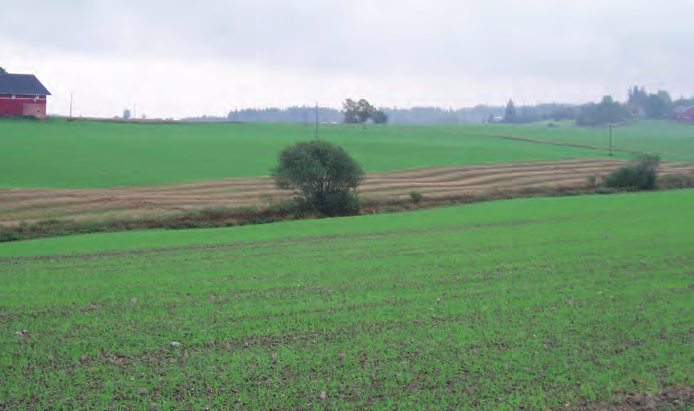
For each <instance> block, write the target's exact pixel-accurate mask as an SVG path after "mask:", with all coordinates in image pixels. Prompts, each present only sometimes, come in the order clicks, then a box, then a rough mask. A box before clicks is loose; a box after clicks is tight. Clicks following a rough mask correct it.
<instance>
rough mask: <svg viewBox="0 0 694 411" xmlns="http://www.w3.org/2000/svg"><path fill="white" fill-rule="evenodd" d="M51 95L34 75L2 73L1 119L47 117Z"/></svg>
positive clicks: (0, 85) (0, 87)
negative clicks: (48, 99)
mask: <svg viewBox="0 0 694 411" xmlns="http://www.w3.org/2000/svg"><path fill="white" fill-rule="evenodd" d="M50 95H51V93H50V92H49V91H48V90H46V87H44V86H43V84H41V82H40V81H39V79H37V78H36V76H34V75H33V74H9V73H0V117H2V116H34V117H41V118H43V117H45V116H46V100H47V98H48V96H50Z"/></svg>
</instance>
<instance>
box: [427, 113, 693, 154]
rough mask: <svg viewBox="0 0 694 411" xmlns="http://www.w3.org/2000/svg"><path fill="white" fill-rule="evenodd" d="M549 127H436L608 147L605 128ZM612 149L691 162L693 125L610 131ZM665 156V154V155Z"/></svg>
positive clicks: (644, 124) (651, 124)
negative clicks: (653, 153) (646, 152)
mask: <svg viewBox="0 0 694 411" xmlns="http://www.w3.org/2000/svg"><path fill="white" fill-rule="evenodd" d="M557 124H558V125H559V127H557V128H549V127H547V122H541V123H533V124H521V125H516V124H513V125H508V124H483V125H480V124H477V125H469V124H465V125H461V126H438V127H440V128H442V129H447V130H450V131H454V132H464V133H486V134H498V135H508V136H515V137H522V138H530V139H536V140H545V141H554V142H559V143H570V144H581V145H586V146H594V147H609V132H608V130H607V129H605V128H594V127H577V126H575V125H574V124H573V123H572V122H562V123H557ZM612 144H613V147H614V148H615V149H624V150H638V151H649V152H659V153H666V154H674V155H675V156H671V157H672V159H673V160H676V159H679V161H694V126H693V125H691V124H685V123H678V122H675V121H663V120H642V121H639V122H636V123H633V124H630V125H626V126H621V127H615V128H613V142H612ZM666 156H667V155H666Z"/></svg>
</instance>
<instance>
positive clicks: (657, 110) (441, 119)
mask: <svg viewBox="0 0 694 411" xmlns="http://www.w3.org/2000/svg"><path fill="white" fill-rule="evenodd" d="M693 106H694V99H684V98H680V99H679V100H673V99H672V98H670V94H669V93H668V92H667V91H662V90H660V91H658V92H656V93H649V92H647V91H646V90H645V89H644V88H643V87H641V88H639V87H636V86H635V87H633V88H630V89H629V91H628V100H627V101H625V102H618V101H616V100H614V99H613V98H612V96H604V97H603V98H602V100H600V101H599V102H596V103H587V104H581V105H577V104H561V103H550V104H539V105H534V106H516V105H515V104H514V103H513V100H510V101H509V102H508V104H507V105H506V106H487V105H478V106H475V107H470V108H459V109H452V108H449V109H446V108H439V107H413V108H407V109H405V108H380V109H379V111H382V112H383V113H385V114H386V116H387V120H386V121H387V122H388V123H391V124H459V123H516V124H519V123H521V124H522V123H533V122H537V121H565V120H574V121H576V124H577V125H579V126H601V125H606V124H618V123H622V122H626V121H630V120H632V119H637V118H651V119H671V118H674V117H675V116H676V115H677V113H679V112H681V111H682V110H683V109H687V108H690V107H693ZM374 109H376V108H375V107H374ZM316 114H317V118H316ZM184 120H187V121H233V122H249V123H315V122H316V121H318V122H320V123H343V122H345V111H343V110H339V109H334V108H326V107H319V108H318V110H317V111H316V108H315V107H286V108H247V109H242V110H232V111H230V112H229V114H228V115H227V116H226V117H213V116H201V117H192V118H186V119H184Z"/></svg>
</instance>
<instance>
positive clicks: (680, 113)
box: [675, 106, 694, 122]
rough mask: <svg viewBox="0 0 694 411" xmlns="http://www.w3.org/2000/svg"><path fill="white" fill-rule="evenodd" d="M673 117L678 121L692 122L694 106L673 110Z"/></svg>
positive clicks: (693, 119)
mask: <svg viewBox="0 0 694 411" xmlns="http://www.w3.org/2000/svg"><path fill="white" fill-rule="evenodd" d="M675 119H676V120H679V121H687V122H694V106H692V107H689V108H685V107H682V108H679V109H677V110H675Z"/></svg>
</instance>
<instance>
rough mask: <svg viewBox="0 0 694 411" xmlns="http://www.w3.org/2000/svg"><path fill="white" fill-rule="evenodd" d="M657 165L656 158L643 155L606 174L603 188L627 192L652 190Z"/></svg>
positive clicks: (656, 173)
mask: <svg viewBox="0 0 694 411" xmlns="http://www.w3.org/2000/svg"><path fill="white" fill-rule="evenodd" d="M658 164H660V158H659V157H658V156H656V155H649V154H646V155H643V156H641V157H639V158H638V159H636V160H635V161H632V162H631V163H630V164H628V165H626V166H623V167H620V168H618V169H616V170H614V171H613V172H612V173H610V174H608V175H607V177H606V178H605V186H607V187H610V188H617V189H626V190H629V191H639V190H652V189H654V188H655V187H656V183H657V181H658V171H657V168H658Z"/></svg>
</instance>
